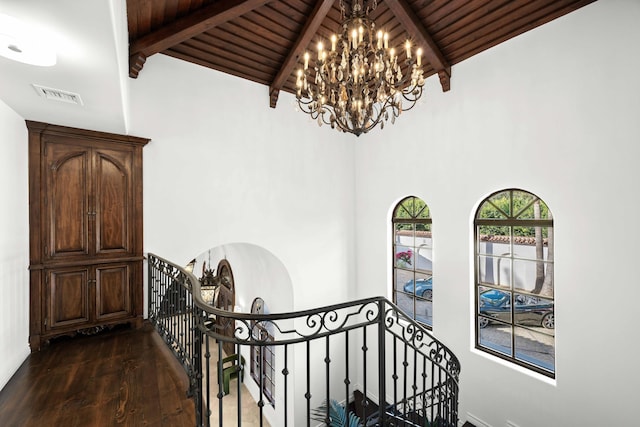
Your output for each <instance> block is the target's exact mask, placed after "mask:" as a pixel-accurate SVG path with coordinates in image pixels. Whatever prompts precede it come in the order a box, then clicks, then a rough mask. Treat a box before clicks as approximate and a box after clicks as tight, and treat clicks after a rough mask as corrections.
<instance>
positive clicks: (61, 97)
mask: <svg viewBox="0 0 640 427" xmlns="http://www.w3.org/2000/svg"><path fill="white" fill-rule="evenodd" d="M32 85H33V88H34V89H35V90H36V92H38V95H40V96H41V97H43V98H46V99H50V100H52V101H60V102H66V103H68V104H76V105H83V103H82V98H80V95H79V94H77V93H73V92H68V91H66V90H61V89H54V88H51V87H45V86H40V85H37V84H35V83H33V84H32Z"/></svg>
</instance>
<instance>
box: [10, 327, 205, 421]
mask: <svg viewBox="0 0 640 427" xmlns="http://www.w3.org/2000/svg"><path fill="white" fill-rule="evenodd" d="M187 385H188V384H187V376H186V374H185V373H184V372H183V371H182V368H181V367H180V365H179V364H178V362H177V361H176V359H175V358H174V356H173V355H172V354H171V353H170V352H169V350H168V349H167V348H166V346H165V344H164V343H163V342H162V340H161V339H160V337H159V336H158V335H157V334H156V333H155V332H154V330H153V328H152V327H151V326H150V325H145V326H144V327H143V328H142V329H138V330H136V329H120V330H113V331H109V332H103V333H101V334H98V335H94V336H78V337H75V338H62V339H59V340H56V341H54V342H52V343H51V344H50V345H49V346H47V347H44V349H43V350H42V351H40V352H37V353H33V354H31V355H30V356H29V358H28V359H27V360H26V361H25V362H24V363H23V365H22V366H21V367H20V369H19V370H18V372H17V373H16V374H15V375H14V376H13V378H12V379H11V380H10V381H9V383H8V384H7V385H6V386H5V387H4V389H2V391H0V425H1V426H5V427H18V426H19V427H24V426H40V427H42V426H46V427H51V426H56V427H57V426H60V427H72V426H82V427H87V426H100V427H102V426H171V427H180V426H188V427H192V426H194V425H195V414H194V405H193V401H192V400H191V399H190V398H188V397H187V396H186V390H187Z"/></svg>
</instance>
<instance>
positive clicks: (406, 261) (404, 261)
mask: <svg viewBox="0 0 640 427" xmlns="http://www.w3.org/2000/svg"><path fill="white" fill-rule="evenodd" d="M414 254H415V249H414V248H413V247H408V246H396V253H395V258H394V259H395V266H396V267H398V268H405V269H408V270H413V269H414V267H415V262H414V259H413V258H414Z"/></svg>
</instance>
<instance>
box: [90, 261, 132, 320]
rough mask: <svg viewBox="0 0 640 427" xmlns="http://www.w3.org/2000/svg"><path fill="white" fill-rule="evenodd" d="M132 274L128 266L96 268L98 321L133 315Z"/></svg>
mask: <svg viewBox="0 0 640 427" xmlns="http://www.w3.org/2000/svg"><path fill="white" fill-rule="evenodd" d="M130 277H131V272H130V268H129V265H128V264H118V265H108V266H103V267H96V319H97V320H106V319H110V318H114V317H123V316H129V315H130V314H131V285H130V284H131V279H130Z"/></svg>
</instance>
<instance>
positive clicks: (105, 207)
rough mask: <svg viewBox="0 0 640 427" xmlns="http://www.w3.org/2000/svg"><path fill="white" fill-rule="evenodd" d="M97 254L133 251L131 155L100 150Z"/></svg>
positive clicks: (96, 176)
mask: <svg viewBox="0 0 640 427" xmlns="http://www.w3.org/2000/svg"><path fill="white" fill-rule="evenodd" d="M94 177H95V182H96V195H95V204H96V206H95V209H96V242H95V244H96V246H95V247H96V254H118V253H128V252H130V251H131V242H130V234H129V233H130V231H129V229H130V225H129V224H130V217H131V153H130V152H126V151H124V152H120V151H114V150H96V153H95V171H94Z"/></svg>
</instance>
